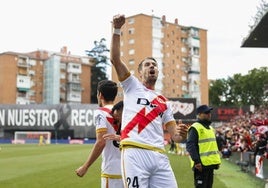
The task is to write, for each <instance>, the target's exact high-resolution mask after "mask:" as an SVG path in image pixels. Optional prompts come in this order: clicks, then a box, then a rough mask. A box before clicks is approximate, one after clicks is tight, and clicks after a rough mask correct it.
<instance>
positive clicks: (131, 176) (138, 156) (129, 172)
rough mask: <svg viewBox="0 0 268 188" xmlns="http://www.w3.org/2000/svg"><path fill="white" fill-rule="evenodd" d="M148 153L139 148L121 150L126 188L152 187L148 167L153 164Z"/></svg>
mask: <svg viewBox="0 0 268 188" xmlns="http://www.w3.org/2000/svg"><path fill="white" fill-rule="evenodd" d="M147 151H148V150H145V149H138V148H127V149H122V150H121V162H122V163H121V169H122V178H123V182H124V183H125V187H126V188H138V187H150V186H149V184H148V183H149V176H150V172H149V171H148V167H149V166H151V162H150V160H149V158H150V157H148V156H147V154H146V152H147Z"/></svg>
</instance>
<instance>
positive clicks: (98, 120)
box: [94, 110, 107, 132]
mask: <svg viewBox="0 0 268 188" xmlns="http://www.w3.org/2000/svg"><path fill="white" fill-rule="evenodd" d="M94 124H95V126H96V132H103V131H107V126H106V118H105V115H104V114H103V113H102V112H101V111H100V110H97V113H96V115H95V117H94Z"/></svg>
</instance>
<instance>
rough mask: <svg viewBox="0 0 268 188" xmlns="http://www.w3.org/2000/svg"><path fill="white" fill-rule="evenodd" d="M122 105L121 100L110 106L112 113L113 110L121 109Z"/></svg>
mask: <svg viewBox="0 0 268 188" xmlns="http://www.w3.org/2000/svg"><path fill="white" fill-rule="evenodd" d="M123 107H124V103H123V101H119V102H118V103H116V104H115V105H114V106H113V108H112V113H114V111H115V110H121V109H122V108H123Z"/></svg>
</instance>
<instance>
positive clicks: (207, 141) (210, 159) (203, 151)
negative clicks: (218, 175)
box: [191, 123, 221, 167]
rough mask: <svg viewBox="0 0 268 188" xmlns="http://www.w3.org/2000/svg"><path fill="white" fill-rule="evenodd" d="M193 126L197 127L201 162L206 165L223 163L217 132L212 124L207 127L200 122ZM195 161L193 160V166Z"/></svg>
mask: <svg viewBox="0 0 268 188" xmlns="http://www.w3.org/2000/svg"><path fill="white" fill-rule="evenodd" d="M191 127H193V128H195V129H196V131H197V133H198V146H199V155H200V159H201V162H202V164H203V165H204V166H209V165H217V164H220V163H221V157H220V153H219V149H218V145H217V141H216V136H215V132H214V129H213V127H212V126H209V128H210V129H206V128H205V127H204V126H203V125H201V124H200V123H194V124H193V125H192V126H191ZM193 166H194V161H193V160H191V167H193Z"/></svg>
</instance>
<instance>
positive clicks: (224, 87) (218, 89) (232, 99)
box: [209, 67, 268, 107]
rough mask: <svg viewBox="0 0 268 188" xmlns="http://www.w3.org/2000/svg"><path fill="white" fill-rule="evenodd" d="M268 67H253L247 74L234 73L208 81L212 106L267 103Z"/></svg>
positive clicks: (262, 104) (258, 105)
mask: <svg viewBox="0 0 268 188" xmlns="http://www.w3.org/2000/svg"><path fill="white" fill-rule="evenodd" d="M267 84H268V68H267V67H261V68H260V69H253V70H251V71H249V73H248V74H247V75H241V74H235V75H234V76H233V77H228V78H227V79H216V80H213V81H212V82H211V83H210V87H209V101H210V105H212V106H248V105H255V106H256V107H260V106H264V105H268V92H265V91H266V90H267V88H266V87H267Z"/></svg>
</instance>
